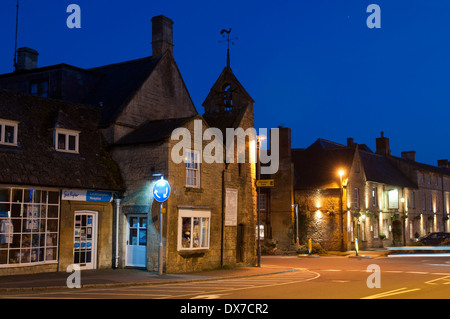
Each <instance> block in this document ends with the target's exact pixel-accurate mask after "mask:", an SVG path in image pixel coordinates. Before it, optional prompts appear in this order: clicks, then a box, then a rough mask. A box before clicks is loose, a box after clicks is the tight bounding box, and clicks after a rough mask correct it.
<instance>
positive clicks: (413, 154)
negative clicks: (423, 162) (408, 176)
mask: <svg viewBox="0 0 450 319" xmlns="http://www.w3.org/2000/svg"><path fill="white" fill-rule="evenodd" d="M402 158H403V159H407V160H411V161H414V162H415V161H416V151H408V152H402Z"/></svg>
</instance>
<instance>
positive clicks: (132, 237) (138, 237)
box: [126, 214, 147, 267]
mask: <svg viewBox="0 0 450 319" xmlns="http://www.w3.org/2000/svg"><path fill="white" fill-rule="evenodd" d="M146 257H147V216H146V215H142V214H141V215H128V216H127V258H126V266H127V267H146V259H147V258H146Z"/></svg>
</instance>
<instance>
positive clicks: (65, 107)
mask: <svg viewBox="0 0 450 319" xmlns="http://www.w3.org/2000/svg"><path fill="white" fill-rule="evenodd" d="M0 118H2V119H8V120H15V121H18V122H19V124H18V143H19V145H18V146H17V147H8V146H0V162H1V163H2V164H1V165H2V169H1V170H0V183H1V184H10V185H30V186H42V187H64V188H83V189H98V190H117V191H120V190H123V188H124V187H123V181H122V177H121V174H120V170H119V168H118V166H117V165H116V163H115V162H114V161H113V159H112V157H111V155H110V153H109V152H108V151H107V143H106V141H105V140H104V138H103V135H102V133H101V132H100V131H99V130H98V129H97V125H98V121H99V120H100V112H99V110H98V109H96V108H92V107H90V106H83V105H78V104H73V103H67V102H61V101H57V100H53V99H49V98H39V97H35V96H31V95H27V94H22V93H13V92H8V91H5V90H0ZM58 118H59V119H60V120H59V124H60V127H64V125H65V124H64V123H68V122H67V119H70V123H71V125H74V126H76V127H77V128H78V129H79V130H80V131H81V133H80V135H79V154H67V153H62V152H56V151H55V150H54V149H53V140H52V129H53V128H54V127H55V124H56V123H58Z"/></svg>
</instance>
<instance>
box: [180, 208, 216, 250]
mask: <svg viewBox="0 0 450 319" xmlns="http://www.w3.org/2000/svg"><path fill="white" fill-rule="evenodd" d="M183 218H191V230H190V236H191V238H190V247H183V244H182V238H183V233H182V232H183ZM194 218H200V220H201V221H202V219H203V218H206V219H208V228H207V232H208V233H207V234H204V233H203V227H202V225H200V235H201V238H200V239H199V242H200V243H201V242H202V239H203V238H204V237H203V236H205V235H206V236H207V237H206V243H207V245H206V246H200V247H194V246H193V242H194V241H193V240H192V234H193V233H194V222H193V220H194ZM210 239H211V211H209V210H191V209H180V210H179V211H178V245H177V246H178V247H177V249H178V251H189V250H204V249H209V246H210Z"/></svg>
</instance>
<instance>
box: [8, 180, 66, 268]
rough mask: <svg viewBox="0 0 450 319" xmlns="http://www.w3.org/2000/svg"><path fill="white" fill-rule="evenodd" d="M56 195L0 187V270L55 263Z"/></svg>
mask: <svg viewBox="0 0 450 319" xmlns="http://www.w3.org/2000/svg"><path fill="white" fill-rule="evenodd" d="M58 234H59V192H58V191H51V190H45V189H29V188H0V267H8V266H10V265H15V266H22V265H30V266H32V265H35V264H45V263H56V262H57V253H58Z"/></svg>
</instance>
